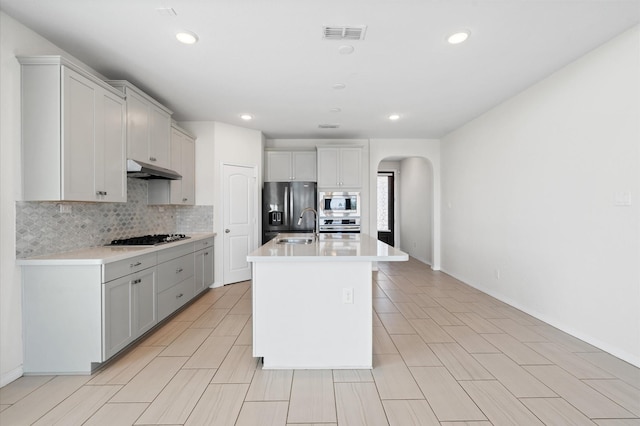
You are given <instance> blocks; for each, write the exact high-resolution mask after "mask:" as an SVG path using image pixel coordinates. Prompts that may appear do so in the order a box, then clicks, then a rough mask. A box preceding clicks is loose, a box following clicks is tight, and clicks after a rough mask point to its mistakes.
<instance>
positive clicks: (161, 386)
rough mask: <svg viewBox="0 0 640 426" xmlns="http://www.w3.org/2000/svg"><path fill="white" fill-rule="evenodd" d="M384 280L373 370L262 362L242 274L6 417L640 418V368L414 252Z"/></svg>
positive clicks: (16, 404)
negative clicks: (267, 366) (96, 367)
mask: <svg viewBox="0 0 640 426" xmlns="http://www.w3.org/2000/svg"><path fill="white" fill-rule="evenodd" d="M374 278H375V280H374V283H373V285H374V287H373V288H374V301H373V305H374V312H375V314H374V318H373V320H374V331H373V335H374V346H373V352H374V368H373V370H371V371H369V370H333V371H331V370H295V371H289V370H280V371H274V370H271V371H267V370H262V369H261V368H260V363H259V362H258V359H255V358H253V357H252V356H251V321H250V315H251V298H250V283H249V282H244V283H239V284H234V285H231V286H226V287H223V288H218V289H213V290H209V291H208V292H207V293H206V294H205V295H204V296H202V297H200V298H199V299H198V300H197V301H195V302H194V303H193V304H191V305H190V306H188V307H187V309H185V310H183V311H182V312H181V313H179V314H178V315H176V316H175V317H173V318H172V319H171V320H170V321H169V322H167V323H165V324H164V325H162V327H160V328H158V329H157V330H156V331H154V332H153V333H152V334H150V335H149V336H148V337H146V338H145V339H144V340H143V341H141V342H140V343H139V344H137V345H136V346H135V347H133V348H131V349H130V350H129V351H127V352H126V353H125V354H123V355H121V356H120V357H119V358H118V359H116V360H115V361H114V362H111V363H110V364H109V365H107V366H106V367H105V368H103V369H102V370H101V371H98V372H97V373H95V374H94V375H92V376H31V377H23V378H21V379H19V380H17V381H15V382H13V383H11V384H10V385H8V386H5V387H4V388H2V389H1V390H0V410H1V411H0V425H2V426H9V425H11V426H14V425H30V424H36V425H45V424H61V425H65V426H67V425H80V424H84V425H109V426H116V425H133V424H135V425H156V424H164V425H222V426H230V425H242V426H244V425H290V426H292V425H307V426H309V425H325V426H327V425H349V426H355V425H400V426H408V425H443V426H444V425H446V426H463V425H477V426H480V425H510V426H511V425H542V424H546V425H586V424H590V425H593V424H597V425H601V426H613V425H616V426H622V425H640V369H638V368H635V367H633V366H631V365H629V364H627V363H625V362H623V361H621V360H619V359H617V358H615V357H613V356H611V355H609V354H607V353H605V352H603V351H601V350H598V349H597V348H594V347H593V346H591V345H589V344H586V343H584V342H582V341H580V340H578V339H576V338H573V337H571V336H568V335H567V334H565V333H563V332H561V331H559V330H557V329H555V328H553V327H550V326H549V325H547V324H545V323H543V322H541V321H539V320H537V319H535V318H532V317H531V316H529V315H526V314H524V313H522V312H520V311H518V310H517V309H514V308H512V307H510V306H508V305H506V304H504V303H501V302H499V301H497V300H496V299H493V298H492V297H489V296H487V295H485V294H483V293H481V292H479V291H477V290H475V289H473V288H471V287H469V286H467V285H465V284H463V283H461V282H459V281H457V280H455V279H453V278H451V277H450V276H447V275H446V274H444V273H438V272H433V271H431V270H430V269H429V268H428V267H427V266H426V265H423V264H421V263H420V262H418V261H415V260H413V259H412V260H410V261H409V262H400V263H382V264H380V271H379V272H377V273H374Z"/></svg>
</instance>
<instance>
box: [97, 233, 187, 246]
mask: <svg viewBox="0 0 640 426" xmlns="http://www.w3.org/2000/svg"><path fill="white" fill-rule="evenodd" d="M187 238H190V237H188V236H186V235H184V234H155V235H143V236H141V237H131V238H124V239H122V240H113V241H111V244H108V245H110V246H157V245H158V244H165V243H172V242H174V241H180V240H186V239H187Z"/></svg>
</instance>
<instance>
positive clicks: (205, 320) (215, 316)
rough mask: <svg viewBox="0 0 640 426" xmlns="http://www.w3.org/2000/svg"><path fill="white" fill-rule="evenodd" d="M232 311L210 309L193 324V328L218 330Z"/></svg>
mask: <svg viewBox="0 0 640 426" xmlns="http://www.w3.org/2000/svg"><path fill="white" fill-rule="evenodd" d="M229 311H230V309H208V310H207V311H205V312H204V313H203V314H202V315H200V317H199V318H198V319H197V320H195V321H194V322H193V324H191V328H216V327H217V326H218V324H220V321H222V319H223V318H224V316H225V315H227V314H228V313H229Z"/></svg>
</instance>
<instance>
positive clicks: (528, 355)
mask: <svg viewBox="0 0 640 426" xmlns="http://www.w3.org/2000/svg"><path fill="white" fill-rule="evenodd" d="M482 337H484V338H485V339H486V340H488V341H489V343H491V344H492V345H493V346H495V347H496V348H498V349H500V351H502V353H504V354H505V355H507V356H508V357H509V358H511V359H512V360H514V361H515V362H516V363H517V364H520V365H536V364H551V361H549V360H548V359H546V358H545V357H543V356H542V355H540V354H539V353H538V352H536V351H534V350H533V349H531V348H530V347H529V346H527V345H525V344H524V343H522V342H520V341H518V340H516V339H515V338H514V337H512V336H510V335H509V334H483V335H482Z"/></svg>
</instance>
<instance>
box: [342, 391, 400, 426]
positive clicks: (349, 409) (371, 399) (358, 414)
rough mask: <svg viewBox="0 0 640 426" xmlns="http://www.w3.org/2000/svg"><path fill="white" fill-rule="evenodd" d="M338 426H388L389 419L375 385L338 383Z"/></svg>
mask: <svg viewBox="0 0 640 426" xmlns="http://www.w3.org/2000/svg"><path fill="white" fill-rule="evenodd" d="M335 392H336V410H337V413H338V424H341V425H350V426H359V425H361V426H387V425H388V424H389V423H388V422H387V418H386V416H385V413H384V409H383V408H382V402H381V401H380V397H379V396H378V392H377V390H376V385H375V384H373V383H336V384H335Z"/></svg>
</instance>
